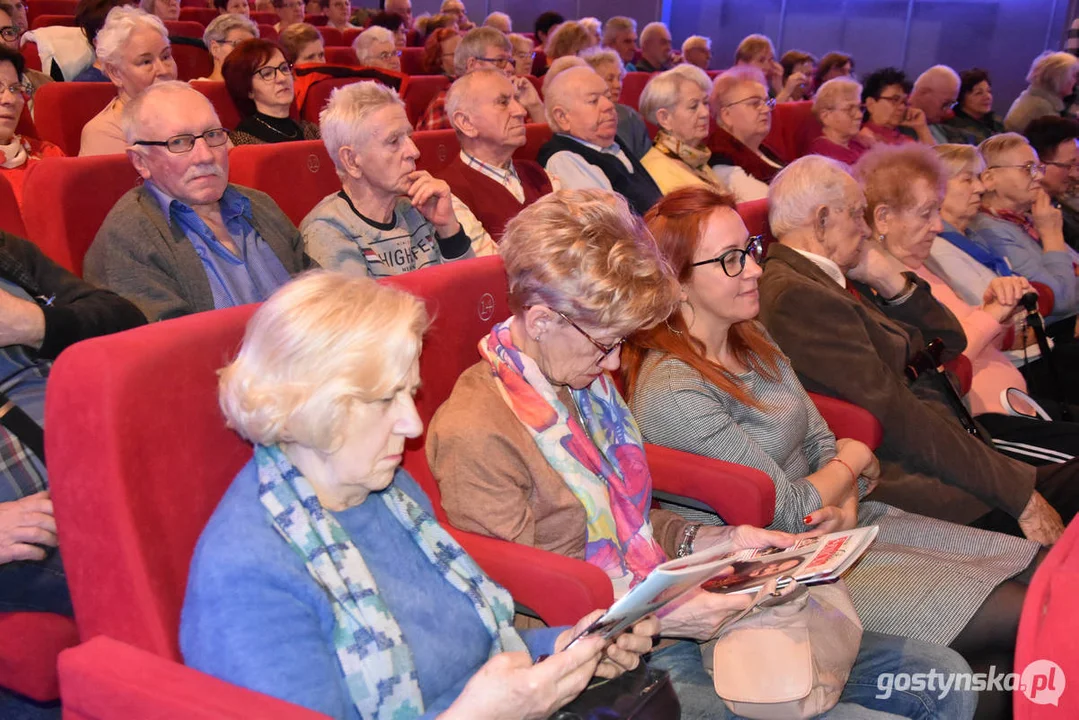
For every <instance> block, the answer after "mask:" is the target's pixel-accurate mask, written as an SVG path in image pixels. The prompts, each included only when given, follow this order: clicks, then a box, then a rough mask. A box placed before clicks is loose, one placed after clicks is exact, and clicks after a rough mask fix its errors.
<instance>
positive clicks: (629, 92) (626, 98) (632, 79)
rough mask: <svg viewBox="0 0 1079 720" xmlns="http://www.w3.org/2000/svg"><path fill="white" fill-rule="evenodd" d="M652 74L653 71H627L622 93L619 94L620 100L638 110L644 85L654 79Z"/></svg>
mask: <svg viewBox="0 0 1079 720" xmlns="http://www.w3.org/2000/svg"><path fill="white" fill-rule="evenodd" d="M652 75H653V73H646V72H631V73H626V76H625V77H624V78H623V79H622V94H621V95H619V96H618V102H619V103H621V104H622V105H629V106H630V107H631V108H633V109H634V110H636V109H637V105H638V104H639V103H640V100H641V93H642V92H644V86H645V85H647V84H648V81H649V80H651V79H652Z"/></svg>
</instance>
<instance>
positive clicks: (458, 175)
mask: <svg viewBox="0 0 1079 720" xmlns="http://www.w3.org/2000/svg"><path fill="white" fill-rule="evenodd" d="M514 92H515V90H514V87H513V84H512V83H510V81H509V80H507V79H506V76H505V75H504V74H502V73H501V72H499V71H498V70H494V69H489V68H479V69H476V70H473V71H472V72H470V73H468V74H466V75H464V76H463V77H461V78H458V79H457V81H456V82H454V83H453V87H451V88H450V93H449V96H448V97H447V98H446V112H447V114H448V115H449V116H450V122H451V123H452V124H453V128H454V130H456V131H457V142H458V144H459V145H460V146H461V152H460V153H458V156H457V157H456V158H454V159H453V160H452V161H451V162H450V164H449V165H447V166H446V167H445V168H443V169H441V170H439V171H438V173H436V175H437V176H438V177H439V178H441V179H442V180H445V181H446V182H447V183H448V184H449V186H450V191H451V192H453V198H452V200H453V210H454V214H455V215H456V216H457V217H458V218H465V217H471V216H474V217H475V218H476V219H478V220H479V222H480V223H482V227H480V228H478V230H480V231H482V232H484V233H485V234H487V235H489V236H490V237H491V238H493V239H494V241H495V242H496V243H497V242H498V241H499V240H501V239H502V233H503V231H504V230H505V227H506V223H507V222H509V221H510V220H511V219H512V218H513V217H514V216H515V215H516V214H517V213H519V212H520V211H521V210H523V209H524V208H526V207H528V206H529V205H531V204H532V203H534V202H536V200H538V199H540V198H541V197H543V196H544V195H546V194H547V193H549V192H551V191H552V189H554V190H558V189H559V188H560V187H561V185H560V184H559V182H558V179H557V178H553V177H551V176H549V175H548V174H547V172H546V171H545V170H544V169H543V168H542V167H540V165H539V164H538V163H536V162H534V161H532V160H514V159H513V153H514V152H515V151H516V150H517V149H518V148H519V147H521V146H523V145H524V144H525V120H526V119H527V118H528V113H527V112H525V109H524V107H522V106H521V104H520V103H519V102H517V100H516V99H514V97H513V95H514ZM466 232H467V234H468V235H469V236H470V237H476V236H478V235H479V233H478V232H476V231H475V230H473V229H470V228H466Z"/></svg>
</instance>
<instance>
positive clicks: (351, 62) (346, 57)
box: [326, 47, 360, 67]
mask: <svg viewBox="0 0 1079 720" xmlns="http://www.w3.org/2000/svg"><path fill="white" fill-rule="evenodd" d="M326 62H328V63H330V64H331V65H344V66H345V67H360V61H359V60H358V59H357V58H356V53H354V52H353V51H352V48H350V47H328V48H326Z"/></svg>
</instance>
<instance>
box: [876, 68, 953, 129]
mask: <svg viewBox="0 0 1079 720" xmlns="http://www.w3.org/2000/svg"><path fill="white" fill-rule="evenodd" d="M911 87H912V86H911V84H910V81H909V80H907V76H906V75H904V74H903V72H902V71H901V70H896V69H895V68H891V67H887V68H881V69H880V70H875V71H873V72H872V73H870V74H869V76H868V77H867V78H865V80H864V82H863V83H862V102H863V103H864V104H865V110H866V121H865V125H864V126H863V127H865V129H866V130H868V131H869V132H870V133H872V135H873V137H875V138H876V140H877V142H882V143H886V144H888V145H901V144H903V143H907V142H915V141H920V142H923V143H925V144H926V145H933V144H935V143H936V140H935V139H934V138H933V133H931V132H930V131H929V124H928V122H927V121H926V118H925V112H924V111H922V110H921V109H920V108H916V107H911V105H910V97H909V96H910V90H911Z"/></svg>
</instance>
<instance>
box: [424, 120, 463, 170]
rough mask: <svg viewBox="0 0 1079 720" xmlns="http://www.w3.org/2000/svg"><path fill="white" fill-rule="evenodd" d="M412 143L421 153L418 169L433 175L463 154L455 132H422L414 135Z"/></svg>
mask: <svg viewBox="0 0 1079 720" xmlns="http://www.w3.org/2000/svg"><path fill="white" fill-rule="evenodd" d="M412 142H414V143H416V147H417V148H419V151H420V159H419V160H417V161H416V167H417V168H418V169H420V170H426V171H427V172H429V173H432V174H433V173H437V172H438V171H439V170H441V169H442V168H444V167H446V166H447V165H449V164H450V163H451V162H453V159H454V158H455V157H457V154H458V153H460V152H461V146H460V144H459V143H458V142H457V133H456V132H455V131H453V130H420V131H418V132H414V133H412Z"/></svg>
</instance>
